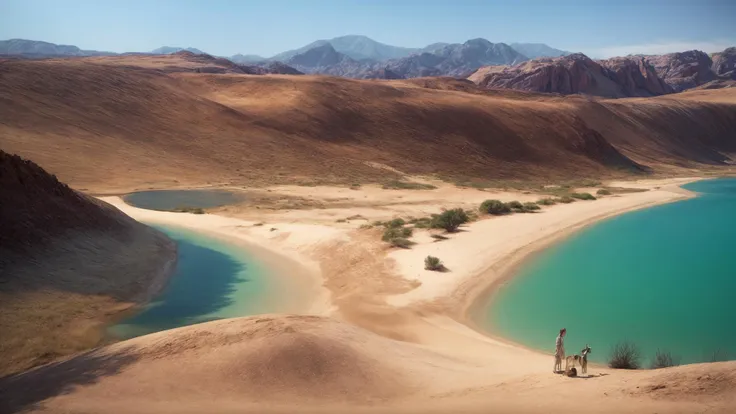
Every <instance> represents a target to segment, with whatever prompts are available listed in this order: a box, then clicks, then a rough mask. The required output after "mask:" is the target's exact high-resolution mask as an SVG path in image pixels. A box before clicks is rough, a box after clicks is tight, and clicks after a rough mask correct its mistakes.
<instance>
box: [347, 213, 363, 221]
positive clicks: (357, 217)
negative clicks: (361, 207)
mask: <svg viewBox="0 0 736 414" xmlns="http://www.w3.org/2000/svg"><path fill="white" fill-rule="evenodd" d="M345 220H366V218H365V217H363V216H361V215H360V214H355V215H352V216H350V217H346V218H345Z"/></svg>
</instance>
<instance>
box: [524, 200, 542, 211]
mask: <svg viewBox="0 0 736 414" xmlns="http://www.w3.org/2000/svg"><path fill="white" fill-rule="evenodd" d="M536 210H539V206H538V205H537V203H531V202H530V203H524V206H523V211H525V212H531V211H536Z"/></svg>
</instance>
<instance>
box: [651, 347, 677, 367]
mask: <svg viewBox="0 0 736 414" xmlns="http://www.w3.org/2000/svg"><path fill="white" fill-rule="evenodd" d="M675 365H679V364H678V363H677V361H675V359H674V358H672V354H670V353H669V351H660V350H659V349H658V350H657V353H656V354H654V359H653V360H652V369H657V368H668V367H674V366H675Z"/></svg>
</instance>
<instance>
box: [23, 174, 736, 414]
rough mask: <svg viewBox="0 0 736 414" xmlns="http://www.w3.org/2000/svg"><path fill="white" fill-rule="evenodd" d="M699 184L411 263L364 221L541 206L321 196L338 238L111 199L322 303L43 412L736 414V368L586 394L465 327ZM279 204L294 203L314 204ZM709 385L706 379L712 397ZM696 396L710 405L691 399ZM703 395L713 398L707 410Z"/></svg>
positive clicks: (586, 208) (473, 230) (159, 338)
mask: <svg viewBox="0 0 736 414" xmlns="http://www.w3.org/2000/svg"><path fill="white" fill-rule="evenodd" d="M696 179H697V178H681V179H669V180H659V181H650V182H647V183H646V184H641V183H640V184H638V185H645V186H646V188H648V189H649V191H642V192H632V193H626V194H619V195H612V196H606V197H601V198H599V199H598V200H596V201H578V202H575V203H571V204H558V205H555V206H550V207H545V208H544V209H543V210H542V212H540V213H537V214H515V215H508V216H501V217H481V218H480V219H479V220H478V221H475V222H472V223H470V224H468V225H466V226H463V227H462V231H461V232H457V233H453V234H447V235H446V236H447V237H448V239H446V240H442V241H439V242H438V241H435V239H433V238H431V237H430V233H432V232H436V231H434V230H433V231H430V230H417V231H415V234H414V236H413V240H414V241H415V242H416V244H415V245H413V246H412V247H411V249H395V248H390V247H388V246H387V245H386V244H385V243H383V242H381V241H380V230H379V229H378V228H373V229H366V228H361V226H362V225H364V224H366V222H368V219H367V217H369V216H370V220H373V219H374V218H375V219H381V218H383V219H387V218H392V217H397V216H401V215H404V216H405V217H406V214H407V212H412V213H413V214H417V213H418V212H424V211H428V212H438V211H439V209H440V207H447V208H450V207H458V206H463V207H468V208H470V207H471V206H474V208H476V209H477V205H478V203H479V200H483V199H487V198H498V199H501V200H503V201H508V200H512V199H522V198H523V197H526V198H527V199H537V198H539V197H538V196H536V195H533V194H521V193H517V194H515V193H492V192H488V191H478V190H473V189H459V188H454V187H446V188H440V189H439V190H437V192H436V193H434V191H415V190H395V191H390V192H389V194H390V195H391V199H392V200H394V201H395V200H397V199H399V200H400V199H401V197H407V198H409V199H411V200H412V201H411V202H410V203H407V204H401V202H394V203H374V204H371V200H370V199H369V198H368V197H367V195H368V194H367V193H370V192H372V191H374V190H373V189H367V190H362V189H361V190H357V191H356V190H348V189H332V190H331V191H332V192H333V193H330V192H329V191H326V192H323V191H315V190H314V189H311V190H312V194H314V195H315V197H319V196H318V195H322V196H323V197H325V196H324V194H329V196H331V197H333V198H335V194H334V192H337V193H340V194H339V195H338V197H339V196H340V195H343V196H344V195H349V196H350V197H352V198H353V202H354V207H355V208H357V209H360V211H361V216H362V218H354V219H351V220H345V221H343V222H339V223H338V222H337V221H336V220H335V217H343V215H345V214H346V213H347V212H348V211H352V210H350V206H348V205H345V204H346V201H345V200H342V201H341V203H342V204H343V205H340V206H337V207H334V208H330V207H329V206H328V207H327V208H323V209H314V210H308V211H305V210H292V211H280V210H269V211H263V210H261V209H252V208H243V209H239V208H237V207H228V208H223V209H222V212H221V213H220V214H227V215H228V216H227V217H226V216H224V215H220V214H203V215H195V214H187V213H169V212H158V211H149V210H142V209H137V208H134V207H131V206H129V205H127V204H125V203H124V202H123V201H122V199H120V198H119V197H104V198H101V199H102V200H103V201H106V202H108V203H110V204H112V205H114V206H115V207H117V208H119V209H120V210H122V211H123V212H125V213H126V214H128V215H130V216H131V217H133V218H135V219H137V220H139V221H143V222H150V223H163V224H170V225H176V226H181V227H185V228H189V229H193V230H196V231H203V232H206V233H208V234H213V235H218V236H220V237H225V238H228V239H230V240H233V241H239V242H241V243H244V244H243V246H244V248H246V249H251V248H253V247H254V246H258V247H260V248H262V249H264V251H268V252H270V254H273V255H278V257H281V258H283V259H287V258H288V260H291V261H292V262H293V263H294V264H295V265H297V266H299V267H301V268H302V269H303V273H304V275H306V276H307V277H311V278H312V280H314V281H317V280H318V281H319V285H320V286H321V288H320V290H313V292H314V293H315V295H316V297H317V298H318V299H315V301H314V303H313V306H312V307H311V309H309V310H308V311H306V310H305V312H301V313H309V314H310V315H311V316H310V315H259V316H254V317H248V318H236V319H227V320H222V321H215V322H210V323H205V324H198V325H194V326H189V327H184V328H179V329H175V330H171V331H164V332H159V333H156V334H152V335H148V336H144V337H139V338H135V339H133V340H128V341H124V342H121V343H118V344H115V345H112V346H109V347H106V348H103V349H101V350H98V351H95V354H94V355H93V356H94V357H97V356H98V355H103V356H105V358H110V357H112V356H116V357H119V358H123V359H125V358H128V357H130V358H132V359H131V360H130V362H126V363H125V364H124V369H123V368H116V370H120V372H119V373H117V374H115V375H109V376H103V377H100V378H98V379H97V380H96V381H95V382H93V383H89V384H84V385H81V386H79V387H76V388H74V391H73V392H70V393H67V394H64V395H59V396H56V397H53V398H52V399H49V400H46V401H45V402H44V403H43V405H42V406H43V407H45V408H49V409H51V410H53V411H63V412H96V411H99V410H98V409H100V408H102V407H105V409H106V410H113V411H115V409H116V408H117V409H121V410H122V409H126V408H127V409H130V408H131V407H134V411H135V412H151V413H159V412H198V411H201V410H202V409H205V407H206V410H208V411H217V412H293V411H294V410H295V409H296V407H298V409H299V410H300V412H341V411H344V410H345V409H347V407H348V406H349V407H351V408H350V409H351V410H352V411H354V412H363V410H365V411H370V412H401V413H404V412H406V413H410V412H438V413H439V412H448V410H451V411H453V412H467V413H475V412H487V410H488V409H489V408H490V407H491V406H492V407H493V408H494V409H495V410H496V412H530V413H532V412H533V413H536V412H539V413H542V412H549V407H551V406H554V407H556V408H559V409H560V410H563V409H564V410H565V411H566V412H586V413H588V412H595V413H618V412H622V411H629V409H630V408H631V407H632V405H631V404H635V405H634V406H635V407H636V411H637V412H639V411H653V412H654V411H656V412H660V413H661V412H672V413H675V412H677V413H679V412H683V413H684V412H693V411H697V410H702V409H703V407H705V406H707V407H709V408H710V409H711V411H712V412H723V413H725V412H729V411H731V410H732V409H733V407H734V404H735V403H736V400H734V397H733V394H729V395H731V397H728V396H727V395H726V394H724V393H723V392H721V390H723V389H724V388H723V387H732V388H733V389H736V363H733V362H730V363H718V364H699V365H689V366H681V367H675V368H669V369H664V370H644V371H620V370H611V369H608V368H605V367H600V366H591V367H589V371H588V375H587V376H582V377H581V378H582V379H587V380H583V381H579V380H576V379H569V378H566V377H563V376H559V375H554V374H552V373H551V372H550V370H551V368H552V365H553V360H552V357H551V355H550V353H545V352H539V351H534V350H530V349H527V348H525V347H523V346H520V345H517V344H513V343H510V342H509V341H507V340H505V339H503V338H497V337H493V335H490V334H487V333H481V331H480V330H478V329H477V327H475V326H473V324H472V320H471V319H472V318H470V317H468V315H469V313H470V312H472V311H473V308H474V306H479V305H478V304H479V303H485V302H484V301H487V298H488V297H490V295H491V294H492V290H493V289H494V288H495V287H497V286H499V284H501V283H503V282H504V281H505V280H507V279H508V278H509V277H512V276H513V274H514V272H513V271H514V269H515V268H516V267H517V266H518V265H519V263H521V262H522V261H523V260H524V259H525V258H526V257H528V256H529V255H530V254H533V253H534V252H536V251H538V250H540V249H543V248H544V247H545V246H548V245H549V244H550V243H554V242H556V241H558V240H560V239H561V238H564V237H566V236H568V235H570V234H571V233H572V232H575V231H578V230H580V229H581V228H583V227H584V226H587V225H590V224H592V223H595V222H597V221H599V220H602V219H605V218H607V217H611V216H613V215H616V214H621V213H624V212H627V211H631V210H634V209H639V208H645V207H649V206H653V205H656V204H660V203H666V202H671V201H675V200H678V199H682V198H686V197H691V196H693V195H692V194H690V193H689V192H687V191H685V190H682V189H681V188H679V185H681V184H683V183H687V182H691V181H694V180H696ZM655 187H656V188H655ZM271 191H280V192H282V193H284V194H291V195H293V194H295V193H299V192H302V191H306V190H305V189H303V188H299V187H282V188H279V189H278V190H276V189H271ZM343 191H346V192H347V193H346V194H342V192H343ZM433 193H434V194H433ZM378 194H384V195H385V194H386V192H383V193H380V192H378ZM257 223H263V225H257V226H256V225H255V224H257ZM328 223H329V224H328ZM271 229H275V230H271ZM427 255H435V256H438V257H440V258H441V259H442V260H443V262H444V263H445V264H446V266H447V268H448V269H449V271H447V272H430V271H427V270H424V268H423V259H424V257H426V256H427ZM553 339H554V338H550V344H552V343H553ZM570 351H571V352H574V350H570ZM78 358H82V357H78ZM84 358H91V357H90V356H87V357H84ZM126 361H127V360H126ZM69 363H70V364H74V363H77V364H81V363H87V362H86V360H85V362H82V361H80V360H79V359H77V360H76V362H75V360H74V359H72V360H70V361H69ZM49 369H51V368H49ZM37 375H48V372H43V370H39V371H38V373H37ZM704 375H706V376H708V378H709V379H708V380H706V381H705V382H703V380H701V378H703V376H704ZM711 377H712V381H711ZM168 378H177V379H178V380H177V381H176V383H171V381H170V380H169V379H168ZM695 378H698V379H697V380H696V379H695ZM716 378H717V380H716ZM32 380H33V376H30V377H26V378H25V381H32ZM662 383H666V384H667V385H666V387H661V386H660V384H662ZM694 384H695V385H694ZM15 385H16V386H17V387H21V386H26V385H27V383H25V382H23V381H19V382H18V383H17V384H15ZM699 387H700V388H699ZM701 388H702V389H706V390H707V391H706V392H705V393H703V392H696V390H697V389H700V391H702V389H701ZM9 389H11V390H12V389H13V387H12V386H11V387H10V388H9ZM729 389H731V388H729ZM111 393H114V394H115V395H125V399H124V400H125V401H123V400H122V399H117V398H112V399H110V398H109V396H110V395H112V394H111ZM709 395H716V396H717V397H714V398H715V399H713V400H709V397H708V396H709ZM491 404H492V405H491ZM356 407H357V408H356ZM310 410H311V411H310Z"/></svg>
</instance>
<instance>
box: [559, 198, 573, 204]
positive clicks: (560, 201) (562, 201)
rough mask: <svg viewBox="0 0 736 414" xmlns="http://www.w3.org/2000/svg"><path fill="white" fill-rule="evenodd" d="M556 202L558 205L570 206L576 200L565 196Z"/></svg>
mask: <svg viewBox="0 0 736 414" xmlns="http://www.w3.org/2000/svg"><path fill="white" fill-rule="evenodd" d="M555 201H556V202H558V203H564V204H570V203H574V202H575V199H574V198H572V197H570V196H564V197H560V198H558V199H556V200H555Z"/></svg>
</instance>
